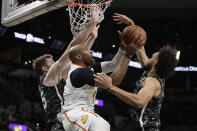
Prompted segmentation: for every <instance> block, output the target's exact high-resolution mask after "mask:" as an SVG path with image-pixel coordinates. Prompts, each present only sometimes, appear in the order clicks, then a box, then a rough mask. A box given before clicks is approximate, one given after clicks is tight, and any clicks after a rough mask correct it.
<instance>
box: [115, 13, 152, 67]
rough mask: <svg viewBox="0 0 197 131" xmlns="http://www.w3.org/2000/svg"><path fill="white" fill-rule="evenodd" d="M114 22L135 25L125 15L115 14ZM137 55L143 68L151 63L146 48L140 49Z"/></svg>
mask: <svg viewBox="0 0 197 131" xmlns="http://www.w3.org/2000/svg"><path fill="white" fill-rule="evenodd" d="M113 20H114V21H116V22H117V24H127V25H134V21H133V20H132V19H131V18H129V17H127V16H126V15H123V14H118V13H114V16H113ZM136 54H137V58H138V61H139V62H140V64H141V66H142V67H144V66H145V65H146V64H147V63H148V61H149V58H148V57H147V55H146V52H145V48H144V46H143V47H142V48H141V49H139V50H138V51H137V52H136Z"/></svg>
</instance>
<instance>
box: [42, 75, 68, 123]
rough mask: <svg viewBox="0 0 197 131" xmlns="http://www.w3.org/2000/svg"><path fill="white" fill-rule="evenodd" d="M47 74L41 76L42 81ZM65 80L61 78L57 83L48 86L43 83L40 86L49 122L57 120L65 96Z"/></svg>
mask: <svg viewBox="0 0 197 131" xmlns="http://www.w3.org/2000/svg"><path fill="white" fill-rule="evenodd" d="M44 77H45V75H43V76H41V77H40V83H41V82H42V80H43V78H44ZM65 85H66V82H65V80H63V79H62V80H61V81H60V82H59V83H58V84H57V85H55V86H52V87H48V86H44V85H43V84H42V83H41V84H40V85H39V86H38V87H39V91H40V94H41V99H42V104H43V107H44V110H45V112H46V114H47V118H48V121H47V123H53V122H55V121H56V115H57V114H58V113H59V112H60V111H61V102H62V101H61V99H62V96H63V91H64V86H65Z"/></svg>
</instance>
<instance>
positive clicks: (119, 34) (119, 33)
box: [117, 30, 122, 40]
mask: <svg viewBox="0 0 197 131" xmlns="http://www.w3.org/2000/svg"><path fill="white" fill-rule="evenodd" d="M117 32H118V36H119V39H120V40H122V33H121V32H120V31H119V30H118V31H117Z"/></svg>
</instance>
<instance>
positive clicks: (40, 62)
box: [33, 54, 53, 75]
mask: <svg viewBox="0 0 197 131" xmlns="http://www.w3.org/2000/svg"><path fill="white" fill-rule="evenodd" d="M47 58H53V56H52V55H50V54H44V55H42V56H40V57H38V58H36V59H35V60H34V62H33V69H34V70H35V71H36V72H37V73H38V74H39V75H42V73H43V71H42V66H44V64H45V60H46V59H47Z"/></svg>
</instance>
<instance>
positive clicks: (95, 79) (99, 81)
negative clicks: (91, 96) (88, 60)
mask: <svg viewBox="0 0 197 131" xmlns="http://www.w3.org/2000/svg"><path fill="white" fill-rule="evenodd" d="M94 81H95V82H97V83H103V82H102V81H101V80H99V79H97V78H94Z"/></svg>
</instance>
